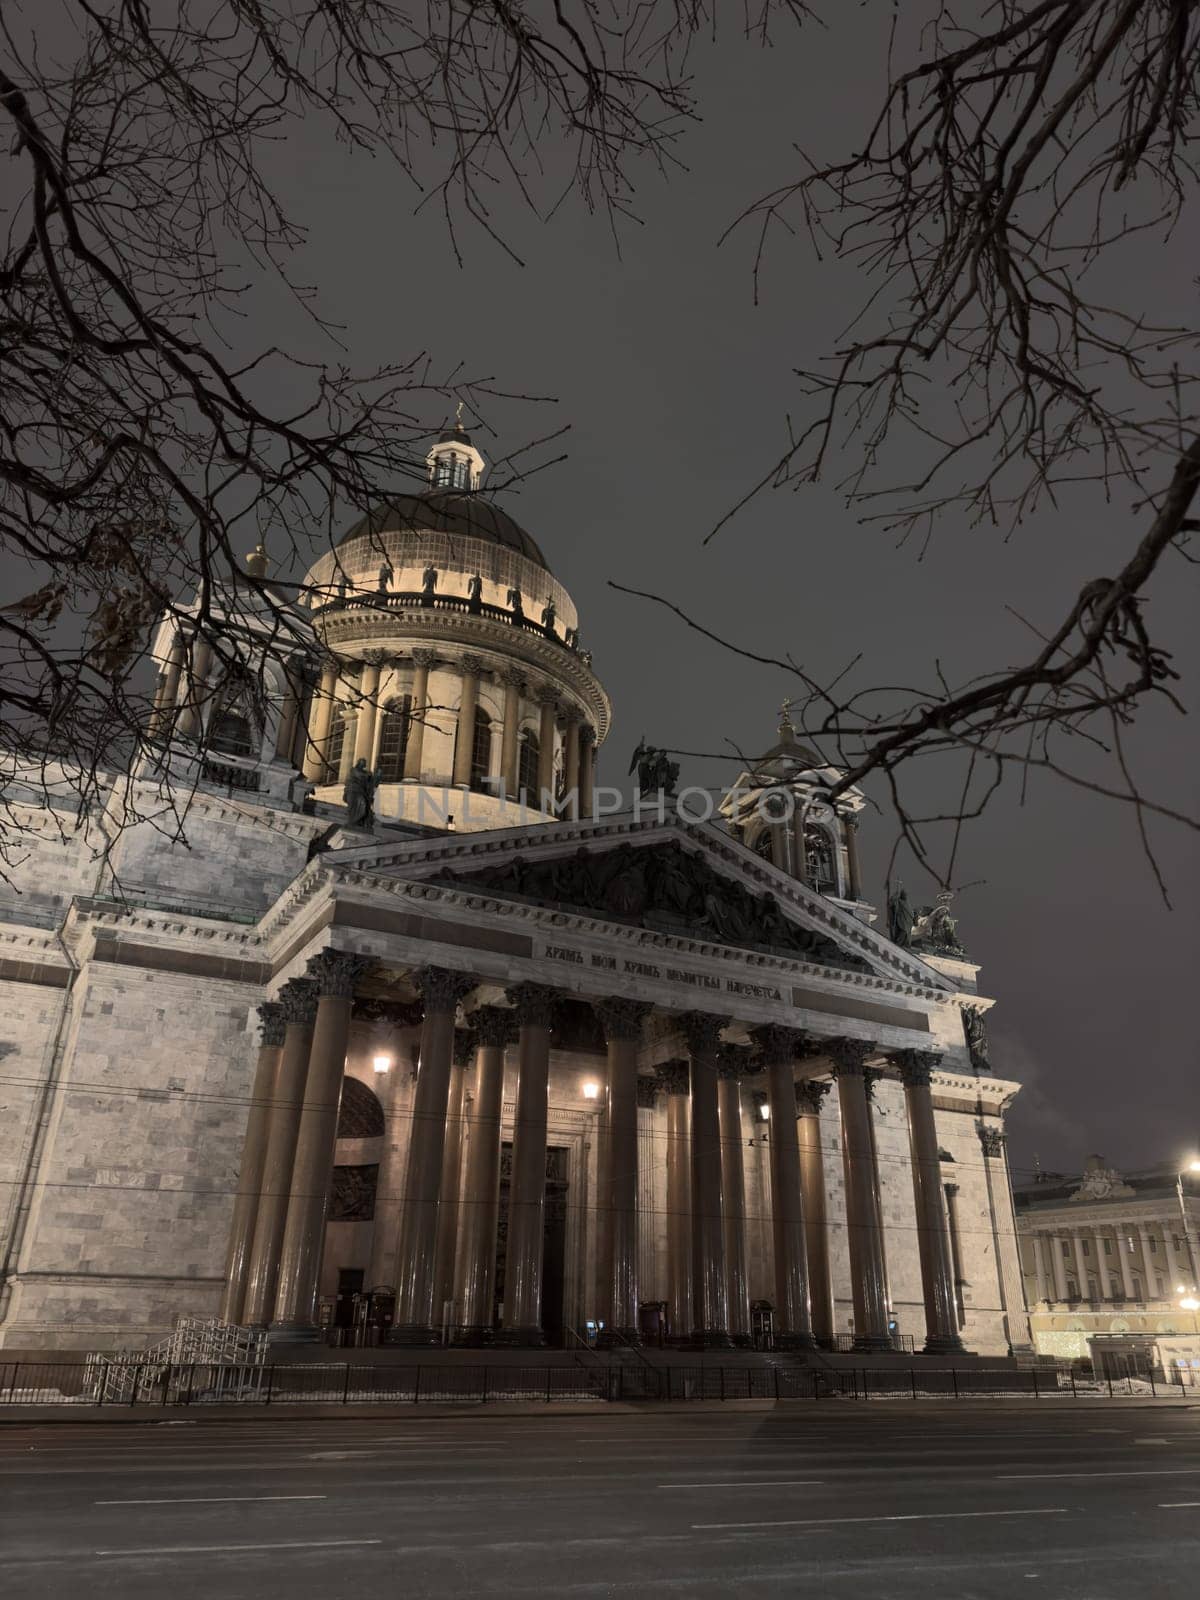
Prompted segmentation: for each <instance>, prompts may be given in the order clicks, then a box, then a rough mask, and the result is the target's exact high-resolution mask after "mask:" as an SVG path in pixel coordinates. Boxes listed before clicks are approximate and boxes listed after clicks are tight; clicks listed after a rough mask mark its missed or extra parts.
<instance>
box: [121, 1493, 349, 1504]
mask: <svg viewBox="0 0 1200 1600" xmlns="http://www.w3.org/2000/svg"><path fill="white" fill-rule="evenodd" d="M328 1498H329V1497H328V1495H323V1494H189V1495H181V1496H179V1497H175V1496H170V1497H168V1498H166V1499H162V1500H93V1501H92V1504H93V1505H94V1506H227V1505H235V1504H236V1505H242V1504H243V1503H244V1502H246V1501H248V1500H327V1499H328Z"/></svg>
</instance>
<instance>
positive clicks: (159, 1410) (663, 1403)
mask: <svg viewBox="0 0 1200 1600" xmlns="http://www.w3.org/2000/svg"><path fill="white" fill-rule="evenodd" d="M868 1406H869V1407H870V1410H871V1411H872V1412H875V1411H877V1410H878V1409H879V1408H880V1407H885V1408H886V1409H887V1411H888V1412H889V1413H891V1412H900V1413H901V1414H902V1415H905V1416H929V1415H930V1414H931V1413H932V1414H934V1415H942V1416H945V1415H950V1416H960V1415H966V1414H968V1413H975V1414H976V1415H979V1414H984V1415H986V1414H987V1413H988V1412H990V1411H993V1410H994V1409H995V1408H996V1407H997V1406H1007V1407H1010V1408H1012V1407H1020V1408H1021V1409H1023V1410H1025V1411H1031V1412H1036V1411H1045V1410H1047V1409H1048V1408H1050V1407H1067V1408H1069V1409H1071V1410H1077V1409H1080V1408H1086V1409H1093V1410H1097V1409H1101V1408H1111V1407H1112V1406H1120V1407H1122V1408H1124V1409H1130V1408H1132V1409H1134V1410H1138V1409H1141V1410H1144V1411H1162V1410H1164V1409H1166V1410H1173V1411H1194V1412H1196V1414H1197V1416H1198V1417H1200V1397H1198V1398H1197V1399H1195V1400H1180V1399H1178V1398H1176V1397H1175V1396H1170V1397H1167V1396H1163V1398H1161V1399H1153V1398H1152V1397H1151V1396H1149V1395H1138V1394H1135V1395H1114V1396H1113V1397H1112V1399H1111V1400H1110V1399H1109V1398H1108V1396H1107V1395H1104V1396H1100V1395H1080V1396H1078V1397H1077V1398H1072V1396H1071V1395H1069V1394H1063V1395H1047V1396H1045V1397H1043V1398H1042V1399H1040V1400H1033V1399H1026V1398H1024V1397H1014V1396H1003V1395H1001V1396H996V1397H993V1398H979V1397H973V1398H971V1399H969V1400H903V1399H895V1400H893V1399H882V1398H881V1399H879V1400H875V1401H863V1400H852V1399H843V1398H841V1397H827V1398H825V1399H821V1400H811V1399H804V1400H670V1401H668V1400H639V1401H618V1400H611V1401H605V1400H596V1401H587V1400H582V1401H575V1400H571V1401H564V1400H558V1401H555V1400H552V1401H550V1402H549V1404H547V1403H546V1402H545V1401H540V1402H536V1403H531V1402H527V1401H503V1400H500V1401H488V1402H486V1403H482V1402H480V1401H461V1402H459V1403H458V1404H445V1403H438V1402H436V1401H431V1402H429V1403H428V1404H426V1403H424V1402H423V1403H421V1404H420V1405H413V1404H412V1403H411V1402H409V1403H401V1404H398V1405H397V1404H391V1403H389V1402H386V1401H384V1402H375V1403H372V1402H370V1401H365V1402H363V1403H361V1404H353V1403H352V1404H350V1405H341V1404H337V1403H328V1404H327V1403H325V1402H316V1403H313V1404H310V1405H286V1404H281V1405H270V1406H265V1405H249V1404H241V1405H237V1404H231V1405H194V1406H155V1405H141V1404H139V1405H137V1406H72V1405H65V1406H64V1405H27V1406H22V1405H13V1406H5V1407H4V1408H3V1410H2V1411H0V1427H4V1426H8V1427H13V1426H18V1425H22V1424H24V1425H26V1426H28V1425H29V1424H33V1423H37V1424H41V1423H47V1422H49V1423H56V1422H57V1423H118V1424H123V1425H126V1426H129V1425H133V1426H137V1425H143V1426H145V1425H153V1426H156V1427H162V1426H164V1425H167V1426H172V1427H191V1426H203V1425H204V1424H206V1423H214V1422H221V1423H225V1422H265V1421H268V1420H269V1419H271V1418H272V1417H279V1418H281V1419H284V1420H286V1421H297V1420H299V1419H301V1418H303V1419H317V1418H334V1417H349V1418H353V1419H354V1420H355V1421H359V1422H362V1421H371V1420H375V1421H380V1422H396V1421H400V1420H402V1419H404V1418H409V1419H411V1420H412V1421H413V1422H416V1423H418V1424H419V1423H422V1422H424V1421H427V1420H429V1419H431V1418H438V1419H442V1420H445V1421H455V1420H459V1421H462V1420H466V1419H470V1420H472V1421H477V1420H480V1419H483V1418H488V1417H496V1418H501V1419H502V1418H506V1417H590V1418H597V1417H608V1416H614V1415H616V1416H645V1415H646V1414H647V1413H650V1412H655V1413H664V1412H665V1413H668V1414H676V1413H679V1414H681V1415H684V1416H694V1415H695V1414H696V1413H697V1412H715V1413H717V1414H721V1413H726V1414H728V1413H730V1412H749V1413H752V1414H765V1413H768V1412H772V1411H796V1410H803V1411H806V1412H812V1411H818V1412H820V1413H821V1414H822V1415H825V1414H835V1415H842V1416H846V1417H851V1416H855V1415H857V1414H859V1413H860V1412H861V1411H862V1410H863V1409H864V1407H868Z"/></svg>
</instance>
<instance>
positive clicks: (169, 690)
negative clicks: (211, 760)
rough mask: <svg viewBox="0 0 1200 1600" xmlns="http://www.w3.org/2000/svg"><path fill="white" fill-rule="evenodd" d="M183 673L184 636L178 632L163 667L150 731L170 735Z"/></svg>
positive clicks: (172, 640)
mask: <svg viewBox="0 0 1200 1600" xmlns="http://www.w3.org/2000/svg"><path fill="white" fill-rule="evenodd" d="M182 671H183V635H182V634H181V633H179V632H178V630H176V632H175V634H174V635H173V636H172V639H171V648H170V650H169V652H168V654H167V659H166V662H165V663H164V665H163V671H162V676H161V677H160V679H159V684H158V693H157V694H156V695H155V697H154V711H153V714H152V715H151V718H150V731H151V733H156V734H169V733H170V730H171V724H172V722H173V720H174V716H175V702H176V701H177V700H178V698H179V675H180V673H181V672H182Z"/></svg>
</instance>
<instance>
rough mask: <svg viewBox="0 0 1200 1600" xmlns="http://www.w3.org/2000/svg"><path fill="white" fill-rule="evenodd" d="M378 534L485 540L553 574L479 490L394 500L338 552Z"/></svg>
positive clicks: (359, 527)
mask: <svg viewBox="0 0 1200 1600" xmlns="http://www.w3.org/2000/svg"><path fill="white" fill-rule="evenodd" d="M378 533H445V534H449V535H450V536H451V537H452V538H457V539H486V540H488V541H489V542H490V543H491V544H499V545H503V546H504V548H505V549H506V550H515V551H516V552H517V553H518V555H522V556H524V557H525V559H526V560H527V561H534V562H536V563H537V565H538V566H539V567H544V568H545V570H546V571H547V572H549V570H550V568H549V567H548V566H547V565H546V558H545V556H543V554H542V552H541V551H540V550H539V549H538V547H537V545H536V544H535V542H534V541H533V539H531V538H530V536H529V535H528V534H527V533H526V532H525V530H524V528H522V527H521V526H520V524H519V523H516V522H514V521H513V519H512V518H511V517H510V516H509V514H508V512H507V511H501V509H500V507H499V506H498V505H495V504H494V503H493V502H492V501H491V500H489V499H487V498H486V496H484V495H482V494H480V493H478V492H477V491H470V490H467V491H463V490H437V489H435V490H432V491H431V492H430V493H428V494H398V495H393V496H392V497H391V498H390V499H389V500H385V501H384V502H383V503H382V504H380V505H378V506H376V507H375V508H374V509H373V510H372V511H371V513H370V515H369V516H366V517H363V518H362V520H361V521H359V522H356V523H355V524H354V526H353V527H352V528H351V529H350V531H349V532H348V533H346V534H344V535H343V536H342V538H341V539H339V540H338V548H339V549H340V548H341V547H342V546H343V545H347V544H349V543H350V541H351V540H352V539H360V538H363V537H365V536H368V535H370V534H378Z"/></svg>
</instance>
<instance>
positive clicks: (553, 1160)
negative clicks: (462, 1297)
mask: <svg viewBox="0 0 1200 1600" xmlns="http://www.w3.org/2000/svg"><path fill="white" fill-rule="evenodd" d="M568 1154H569V1152H568V1151H567V1150H565V1149H562V1148H558V1147H555V1146H551V1147H550V1148H549V1149H548V1150H547V1151H546V1209H545V1222H544V1225H543V1230H542V1332H543V1333H544V1334H545V1336H546V1342H547V1344H553V1345H559V1344H561V1343H562V1341H563V1294H564V1290H565V1286H566V1261H567V1187H568V1184H567V1157H568ZM511 1178H512V1145H511V1144H510V1143H509V1142H508V1141H507V1140H506V1141H505V1143H504V1144H503V1145H502V1146H501V1148H500V1222H499V1227H498V1228H497V1229H496V1304H495V1312H494V1320H495V1321H496V1322H497V1323H498V1322H499V1320H500V1307H501V1305H502V1304H503V1303H504V1256H505V1249H506V1246H507V1242H508V1193H509V1183H510V1180H511Z"/></svg>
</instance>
